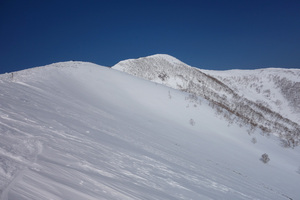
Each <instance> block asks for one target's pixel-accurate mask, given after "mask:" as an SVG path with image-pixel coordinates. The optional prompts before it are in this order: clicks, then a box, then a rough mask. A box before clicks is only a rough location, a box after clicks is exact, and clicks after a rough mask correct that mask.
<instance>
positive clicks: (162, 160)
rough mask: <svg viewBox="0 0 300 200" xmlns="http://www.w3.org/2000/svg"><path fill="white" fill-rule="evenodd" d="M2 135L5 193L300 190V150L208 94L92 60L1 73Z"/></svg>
mask: <svg viewBox="0 0 300 200" xmlns="http://www.w3.org/2000/svg"><path fill="white" fill-rule="evenodd" d="M0 137H1V140H0V192H1V197H0V199H1V200H7V199H10V200H11V199H12V200H15V199H17V200H24V199H28V200H43V199H55V200H58V199H64V200H65V199H72V200H76V199H78V200H82V199H89V200H93V199H95V200H96V199H97V200H99V199H109V200H111V199H113V200H114V199H122V200H124V199H130V200H132V199H172V200H174V199H195V200H198V199H230V200H231V199H297V198H299V196H300V190H299V185H300V174H299V173H300V172H299V170H300V169H299V166H300V163H299V160H300V157H299V155H300V150H299V148H294V149H292V148H282V147H280V146H279V145H278V143H279V141H278V138H277V137H274V136H272V135H270V136H269V137H265V136H262V135H261V134H260V131H259V130H256V131H254V132H253V133H252V135H248V134H247V128H246V127H239V126H237V125H235V124H233V125H231V126H228V122H226V121H225V120H222V119H221V118H220V117H219V116H217V115H216V114H215V111H214V109H213V108H212V107H211V106H209V102H208V101H207V100H206V99H204V98H202V97H195V96H191V95H190V94H189V93H185V92H181V91H178V90H175V89H171V88H168V87H165V86H163V85H160V84H156V83H152V82H150V81H145V80H142V79H140V78H137V77H134V76H131V75H128V74H126V73H123V72H119V71H117V70H114V69H111V68H105V67H101V66H98V65H95V64H91V63H83V62H65V63H57V64H53V65H49V66H45V67H39V68H34V69H30V70H25V71H20V72H15V73H13V74H4V75H0ZM254 138H255V140H254ZM254 141H255V142H254ZM264 153H267V154H268V155H269V158H270V161H269V162H268V163H267V164H264V163H263V162H261V161H260V158H261V155H262V154H264Z"/></svg>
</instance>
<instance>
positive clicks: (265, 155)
mask: <svg viewBox="0 0 300 200" xmlns="http://www.w3.org/2000/svg"><path fill="white" fill-rule="evenodd" d="M260 160H261V161H262V162H263V163H268V162H269V161H270V158H269V155H268V154H266V153H264V154H263V155H261V158H260Z"/></svg>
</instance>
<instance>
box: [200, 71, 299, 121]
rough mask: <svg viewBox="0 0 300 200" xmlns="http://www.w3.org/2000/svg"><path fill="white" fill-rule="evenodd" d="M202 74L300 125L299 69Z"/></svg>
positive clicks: (210, 72)
mask: <svg viewBox="0 0 300 200" xmlns="http://www.w3.org/2000/svg"><path fill="white" fill-rule="evenodd" d="M202 71H203V72H204V73H206V74H209V75H211V76H213V77H215V78H217V79H218V80H220V81H222V82H223V83H225V84H226V85H228V86H230V87H231V88H232V89H233V90H234V91H235V92H237V93H238V94H239V95H241V96H244V97H246V98H247V99H249V100H251V101H254V102H256V103H258V104H262V105H264V106H266V107H268V108H269V109H271V110H273V111H275V112H278V113H279V114H281V115H282V116H283V117H285V118H288V119H290V120H292V121H294V122H297V123H298V124H299V123H300V70H299V69H272V68H269V69H258V70H229V71H213V70H202Z"/></svg>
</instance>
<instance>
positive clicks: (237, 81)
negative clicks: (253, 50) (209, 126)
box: [113, 54, 300, 147]
mask: <svg viewBox="0 0 300 200" xmlns="http://www.w3.org/2000/svg"><path fill="white" fill-rule="evenodd" d="M113 68H114V69H117V70H120V71H124V72H127V73H129V74H132V75H135V76H138V77H141V78H143V79H146V80H151V81H153V82H156V83H161V84H164V85H166V86H169V87H172V88H175V89H179V90H182V91H186V92H189V93H192V94H196V95H198V96H201V97H203V98H205V99H207V100H208V101H209V102H210V103H211V104H210V105H211V106H212V107H214V108H215V109H216V112H217V113H218V114H219V115H220V116H223V117H224V119H226V120H228V121H229V123H237V124H239V125H240V126H245V125H250V129H249V132H251V131H253V129H257V128H258V129H260V130H262V131H263V132H264V133H266V134H268V135H269V134H274V135H277V136H279V137H280V138H281V140H282V145H283V146H286V147H295V146H297V145H298V144H299V141H300V125H299V122H300V121H299V119H300V112H299V105H300V96H299V95H300V90H299V89H300V88H299V84H300V82H299V80H300V72H299V70H282V69H279V70H275V69H274V70H268V69H265V70H256V71H241V70H236V71H234V70H232V71H224V72H222V71H221V72H218V71H209V70H199V69H197V68H193V67H190V66H188V65H186V64H184V63H182V62H181V61H179V60H177V59H176V58H173V57H171V56H168V55H160V54H158V55H154V56H149V57H145V58H139V59H131V60H125V61H121V62H119V63H118V64H116V65H115V66H113Z"/></svg>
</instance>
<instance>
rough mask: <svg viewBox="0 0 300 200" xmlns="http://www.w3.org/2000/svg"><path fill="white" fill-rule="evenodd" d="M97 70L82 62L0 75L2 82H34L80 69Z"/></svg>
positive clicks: (56, 64)
mask: <svg viewBox="0 0 300 200" xmlns="http://www.w3.org/2000/svg"><path fill="white" fill-rule="evenodd" d="M81 67H84V68H95V67H96V68H97V67H99V65H96V64H94V63H90V62H81V61H66V62H58V63H53V64H49V65H45V66H40V67H34V68H30V69H26V70H21V71H17V72H12V73H5V74H0V81H4V80H6V81H15V82H18V81H28V80H30V79H32V80H41V79H43V78H49V76H50V75H51V76H55V74H57V73H62V72H68V71H72V69H78V68H81Z"/></svg>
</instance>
